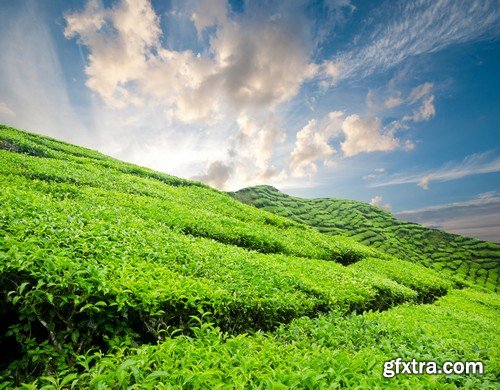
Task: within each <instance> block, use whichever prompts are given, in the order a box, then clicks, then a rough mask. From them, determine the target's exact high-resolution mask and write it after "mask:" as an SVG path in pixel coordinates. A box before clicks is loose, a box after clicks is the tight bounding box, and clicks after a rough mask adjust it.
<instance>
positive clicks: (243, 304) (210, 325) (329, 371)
mask: <svg viewBox="0 0 500 390" xmlns="http://www.w3.org/2000/svg"><path fill="white" fill-rule="evenodd" d="M0 185H1V192H0V319H1V321H0V389H10V388H25V389H38V388H43V389H62V388H82V389H87V388H96V389H112V388H117V389H122V388H123V389H125V388H136V389H143V388H146V389H153V388H154V389H156V388H158V389H164V388H165V389H171V388H188V389H198V388H206V389H213V388H249V389H250V388H272V389H288V388H310V389H321V388H337V387H358V388H407V389H415V388H444V389H447V388H450V389H451V388H456V387H466V388H491V389H494V388H497V386H498V385H499V377H500V356H499V349H498V345H500V335H499V334H498V331H497V330H498V328H499V326H500V317H499V310H500V299H499V295H498V293H496V292H493V291H492V290H491V289H485V288H483V287H481V286H479V285H478V284H475V283H471V282H470V281H468V280H466V279H464V278H463V277H462V276H461V275H458V276H453V277H443V275H442V274H441V273H439V272H437V271H436V270H433V269H430V268H426V267H423V266H422V265H419V264H417V263H415V262H408V261H405V258H404V257H402V259H399V258H397V257H395V256H394V255H395V254H397V253H392V251H391V250H385V248H382V247H380V248H374V247H369V246H365V245H363V244H361V243H359V242H357V241H356V240H355V239H352V238H348V237H342V236H338V235H337V236H332V235H329V234H324V233H321V232H318V231H317V230H316V229H314V228H312V227H310V226H307V225H306V224H303V223H300V222H297V221H293V220H291V219H287V218H284V217H281V216H277V215H274V214H271V213H269V212H266V211H263V210H259V209H257V208H255V207H252V206H249V205H245V204H243V203H241V202H239V201H238V200H236V199H233V198H232V197H231V196H229V195H228V194H225V193H222V192H219V191H217V190H215V189H212V188H210V187H208V186H206V185H204V184H201V183H198V182H193V181H189V180H184V179H179V178H176V177H173V176H169V175H166V174H162V173H158V172H154V171H152V170H149V169H146V168H141V167H138V166H135V165H132V164H127V163H123V162H120V161H118V160H115V159H112V158H110V157H106V156H104V155H102V154H100V153H97V152H94V151H91V150H87V149H84V148H80V147H76V146H73V145H69V144H66V143H63V142H59V141H56V140H53V139H50V138H47V137H42V136H38V135H34V134H30V133H26V132H21V131H19V130H16V129H13V128H9V127H6V126H0ZM396 357H401V358H403V359H407V360H411V359H413V358H415V359H418V360H435V361H437V362H438V363H439V364H442V363H443V362H444V361H447V360H451V361H465V360H474V361H476V360H480V361H482V362H483V363H484V366H485V372H484V374H481V375H418V376H409V375H399V376H395V377H393V378H390V379H388V378H384V377H383V376H382V370H383V362H384V361H386V360H390V359H394V358H396Z"/></svg>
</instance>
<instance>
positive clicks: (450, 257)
mask: <svg viewBox="0 0 500 390" xmlns="http://www.w3.org/2000/svg"><path fill="white" fill-rule="evenodd" d="M232 196H234V197H235V198H236V199H239V200H240V201H242V202H244V203H247V204H251V205H254V206H256V207H258V208H260V209H263V210H266V211H270V212H272V213H274V214H277V215H281V216H284V217H288V218H290V219H293V220H294V221H297V222H300V223H304V224H307V225H310V226H313V227H314V228H316V229H317V230H318V231H320V232H322V233H328V234H332V235H343V236H348V237H351V238H353V239H355V240H356V241H358V242H360V243H363V244H365V245H368V246H370V247H373V248H377V249H380V250H382V251H384V252H385V253H389V254H392V255H394V256H396V257H398V258H400V259H403V260H409V261H412V262H419V263H421V264H424V265H426V266H429V267H432V268H434V269H437V270H445V271H449V272H451V273H453V274H457V275H462V276H465V277H466V278H467V279H468V280H471V281H474V282H475V283H477V284H479V285H481V286H484V287H487V288H491V289H493V290H495V291H497V290H498V288H499V283H500V244H497V243H493V242H485V241H480V240H477V239H474V238H467V237H462V236H459V235H455V234H450V233H446V232H443V231H440V230H436V229H429V228H426V227H423V226H421V225H418V224H415V223H410V222H405V221H401V220H398V219H396V218H394V217H393V216H392V214H391V213H389V212H387V211H385V210H384V209H382V208H380V207H375V206H371V205H369V204H367V203H363V202H358V201H353V200H345V199H333V198H321V199H302V198H297V197H294V196H289V195H286V194H284V193H282V192H280V191H279V190H277V189H276V188H274V187H271V186H255V187H250V188H245V189H242V190H240V191H237V192H235V193H232Z"/></svg>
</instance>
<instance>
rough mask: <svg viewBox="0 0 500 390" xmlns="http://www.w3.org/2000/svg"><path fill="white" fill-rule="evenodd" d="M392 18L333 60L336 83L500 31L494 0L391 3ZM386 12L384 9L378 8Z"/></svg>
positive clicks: (327, 72)
mask: <svg viewBox="0 0 500 390" xmlns="http://www.w3.org/2000/svg"><path fill="white" fill-rule="evenodd" d="M385 7H386V8H390V9H391V11H389V9H385V12H387V14H391V15H394V18H393V20H390V21H388V22H387V24H384V25H383V26H376V28H375V29H374V31H370V30H368V31H369V35H368V36H361V37H359V38H360V40H362V39H363V38H365V39H366V42H369V43H367V44H366V45H364V46H361V47H357V48H355V49H353V50H350V51H345V52H342V53H339V54H337V55H335V56H334V58H332V59H330V60H329V61H328V64H332V66H334V68H337V69H340V70H339V72H329V71H328V69H330V67H329V65H328V66H325V67H324V71H323V74H324V75H325V77H328V76H329V77H330V79H331V80H332V84H335V83H337V82H339V81H341V80H345V79H352V78H354V77H356V78H358V79H359V78H362V77H366V76H369V75H371V74H373V73H375V72H381V71H386V70H388V69H390V68H393V67H395V66H396V65H398V64H400V63H401V62H403V61H404V60H405V59H407V58H409V57H413V56H417V55H420V54H426V53H432V52H436V51H439V50H442V49H444V48H446V47H448V46H451V45H455V44H459V43H464V42H470V41H475V40H478V39H482V38H487V37H492V36H495V35H496V34H498V33H499V29H500V27H499V26H500V23H499V20H500V13H499V12H498V3H497V2H496V1H495V0H472V1H471V0H440V1H435V0H418V1H411V2H399V3H395V2H393V1H389V2H386V4H385ZM379 11H382V12H383V10H379Z"/></svg>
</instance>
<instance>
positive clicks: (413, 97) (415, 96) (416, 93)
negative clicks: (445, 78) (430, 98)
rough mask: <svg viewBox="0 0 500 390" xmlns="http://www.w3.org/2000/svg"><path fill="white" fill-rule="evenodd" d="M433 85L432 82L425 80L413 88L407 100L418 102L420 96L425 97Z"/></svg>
mask: <svg viewBox="0 0 500 390" xmlns="http://www.w3.org/2000/svg"><path fill="white" fill-rule="evenodd" d="M433 87H434V84H432V83H428V82H427V83H423V84H421V85H419V86H418V87H415V88H413V89H412V91H411V93H410V96H409V98H408V100H409V101H410V103H416V102H418V101H419V100H421V99H422V98H424V97H426V96H427V95H428V94H429V93H430V92H431V90H432V88H433Z"/></svg>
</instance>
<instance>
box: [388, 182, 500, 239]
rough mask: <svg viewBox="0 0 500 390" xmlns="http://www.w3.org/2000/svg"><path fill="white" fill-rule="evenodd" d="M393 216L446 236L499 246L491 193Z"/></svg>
mask: <svg viewBox="0 0 500 390" xmlns="http://www.w3.org/2000/svg"><path fill="white" fill-rule="evenodd" d="M394 215H395V217H397V218H399V219H402V220H405V221H410V222H415V223H419V224H422V225H424V226H428V227H434V228H438V229H442V230H445V231H448V232H450V233H455V234H460V235H465V236H469V237H476V238H479V239H481V240H487V241H494V242H498V243H500V196H499V195H498V194H497V193H495V192H488V193H484V194H480V195H478V196H477V197H475V198H473V199H470V200H466V201H462V202H453V203H449V204H441V205H436V206H430V207H424V208H420V209H416V210H404V211H401V212H398V213H395V214H394Z"/></svg>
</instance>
